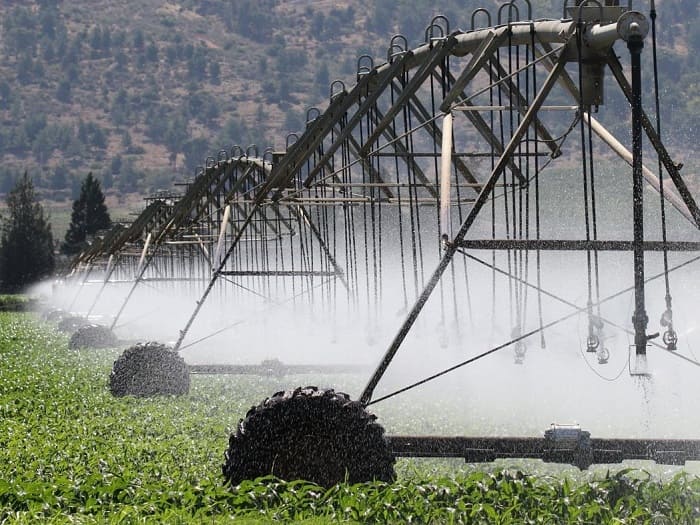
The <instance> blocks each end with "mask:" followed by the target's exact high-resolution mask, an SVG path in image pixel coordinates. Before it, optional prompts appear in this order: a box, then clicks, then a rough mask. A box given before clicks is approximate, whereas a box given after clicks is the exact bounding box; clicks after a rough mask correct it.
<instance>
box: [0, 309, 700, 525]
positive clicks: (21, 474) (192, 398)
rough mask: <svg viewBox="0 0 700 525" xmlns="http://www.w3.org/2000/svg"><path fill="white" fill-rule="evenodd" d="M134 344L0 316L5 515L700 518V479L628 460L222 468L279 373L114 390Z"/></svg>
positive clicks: (201, 519)
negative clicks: (370, 468)
mask: <svg viewBox="0 0 700 525" xmlns="http://www.w3.org/2000/svg"><path fill="white" fill-rule="evenodd" d="M119 353H120V350H117V349H114V350H100V351H99V352H96V351H80V352H75V351H69V350H68V349H67V338H66V336H64V335H61V334H58V333H57V332H55V331H53V330H52V329H50V327H48V326H46V325H41V324H39V323H37V322H36V321H34V320H33V319H32V318H31V317H30V316H29V315H28V314H17V313H0V361H1V362H2V364H3V366H2V367H0V445H1V446H0V521H3V522H4V521H7V522H13V523H36V522H42V523H47V522H49V523H50V522H60V523H63V522H67V521H70V522H78V523H93V522H99V523H104V522H125V523H144V522H152V523H163V522H167V523H190V522H196V523H227V522H230V521H232V520H234V519H235V520H236V522H242V523H260V522H264V523H269V522H271V521H279V522H283V523H289V522H295V523H296V522H306V523H330V522H351V523H500V524H506V523H508V524H522V523H619V524H622V523H654V522H658V523H666V522H668V523H674V524H684V523H696V522H697V520H698V519H700V479H698V478H695V477H691V476H690V475H688V474H685V473H682V472H680V473H677V474H676V475H675V476H673V477H672V478H671V479H667V480H660V479H658V478H653V477H651V476H649V475H646V474H645V473H644V472H641V471H637V470H630V469H621V470H618V471H617V472H614V473H607V475H606V474H603V475H596V476H589V477H581V478H579V479H577V480H571V479H569V478H567V477H549V476H542V475H540V476H537V475H531V474H526V473H524V472H522V471H521V470H519V469H514V468H505V469H504V468H502V467H500V468H499V467H494V466H491V467H489V466H485V467H480V468H479V469H478V470H477V469H476V468H475V467H473V466H471V467H469V466H463V467H461V468H454V469H451V470H448V471H444V472H443V471H438V470H435V469H431V468H430V467H428V466H426V465H428V464H427V463H426V464H420V463H412V462H409V461H405V462H403V463H402V465H403V466H402V468H401V469H400V470H399V480H398V481H397V482H396V483H393V484H384V483H375V484H371V483H370V484H358V485H347V484H341V485H337V486H335V487H332V488H330V489H328V490H324V489H322V488H320V487H318V486H315V485H311V484H309V483H306V482H304V481H293V482H281V481H279V480H276V479H272V478H262V479H259V480H251V481H245V482H243V483H242V484H241V485H240V486H238V487H237V488H235V489H233V490H230V489H228V488H226V487H225V486H224V484H223V480H222V478H221V474H220V472H221V470H220V468H221V462H222V460H223V457H222V456H223V450H224V448H225V444H226V442H227V439H228V435H229V433H230V431H231V428H232V426H233V425H234V424H235V423H236V422H237V421H238V418H240V417H241V416H242V415H243V414H244V413H245V411H246V410H247V408H248V407H249V406H250V405H251V404H252V403H254V402H257V401H259V400H260V399H262V398H263V397H264V396H266V395H269V393H270V392H273V391H275V390H277V389H279V388H280V384H279V380H277V379H275V378H250V377H245V376H241V377H235V378H232V377H225V376H224V377H206V376H195V377H193V383H192V388H191V390H190V394H189V396H184V397H172V398H168V397H164V398H154V399H137V398H132V397H125V398H113V397H112V396H111V395H110V394H109V391H108V388H107V381H108V377H109V372H110V369H111V365H112V361H114V359H115V358H116V357H117V356H118V355H119Z"/></svg>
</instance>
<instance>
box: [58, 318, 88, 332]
mask: <svg viewBox="0 0 700 525" xmlns="http://www.w3.org/2000/svg"><path fill="white" fill-rule="evenodd" d="M90 324H91V323H90V321H88V320H87V319H85V318H84V317H80V316H77V315H71V316H68V317H63V318H62V319H61V320H60V321H59V322H58V325H56V329H57V330H58V331H59V332H65V333H73V332H75V331H76V330H79V329H80V328H82V327H83V326H89V325H90Z"/></svg>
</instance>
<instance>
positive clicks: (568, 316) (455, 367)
mask: <svg viewBox="0 0 700 525" xmlns="http://www.w3.org/2000/svg"><path fill="white" fill-rule="evenodd" d="M699 260H700V256H697V257H693V258H692V259H689V260H688V261H685V262H684V263H681V264H679V265H677V266H675V267H674V268H672V269H669V271H674V270H677V269H679V268H682V267H684V266H687V265H688V264H691V263H693V262H697V261H699ZM664 274H665V272H661V273H658V274H656V275H654V276H652V277H649V278H647V279H646V281H645V282H650V281H653V280H655V279H658V278H659V277H662V276H664ZM633 290H634V286H632V287H628V288H625V289H624V290H621V291H619V292H616V293H614V294H612V295H609V296H607V297H605V298H603V299H601V300H600V301H599V302H600V303H605V302H607V301H610V300H612V299H614V298H616V297H619V296H620V295H623V294H625V293H628V292H631V291H633ZM580 313H581V309H579V308H577V309H576V311H574V312H571V313H569V314H566V315H564V316H562V317H559V318H558V319H555V320H553V321H550V322H549V323H546V324H545V325H544V326H542V328H539V327H538V328H534V329H532V330H530V331H528V332H526V333H524V334H521V335H520V336H519V337H514V338H512V339H511V340H510V341H507V342H505V343H503V344H500V345H498V346H495V347H493V348H491V349H489V350H486V351H485V352H482V353H480V354H478V355H476V356H474V357H471V358H469V359H466V360H465V361H461V362H460V363H457V364H456V365H453V366H451V367H449V368H446V369H444V370H441V371H440V372H437V373H435V374H432V375H430V376H428V377H426V378H424V379H421V380H420V381H416V382H414V383H411V384H410V385H407V386H405V387H402V388H399V389H398V390H394V391H393V392H391V393H389V394H386V395H384V396H381V397H378V398H377V399H373V400H368V401H366V402H365V403H364V406H365V407H367V406H369V405H374V404H376V403H379V402H380V401H386V400H387V399H390V398H392V397H396V396H397V395H399V394H403V393H404V392H407V391H409V390H413V389H414V388H417V387H419V386H421V385H424V384H426V383H429V382H431V381H434V380H435V379H438V378H440V377H442V376H444V375H447V374H449V373H450V372H454V371H455V370H458V369H460V368H463V367H465V366H467V365H470V364H472V363H475V362H476V361H479V360H481V359H483V358H484V357H488V356H490V355H491V354H495V353H496V352H498V351H499V350H503V349H504V348H508V347H509V346H510V345H512V344H515V343H517V342H518V341H522V340H524V339H527V338H528V337H530V336H532V335H535V334H536V333H538V332H540V331H541V330H546V329H548V328H551V327H553V326H556V325H558V324H561V323H563V322H564V321H567V320H569V319H571V318H572V317H574V316H576V315H579V314H580ZM652 344H654V343H653V342H652ZM656 346H658V345H656ZM659 348H660V349H662V350H663V349H664V348H663V347H662V346H659ZM668 354H670V355H672V356H674V357H678V358H680V359H683V360H684V361H686V362H689V363H691V364H693V365H695V366H697V367H700V362H698V361H694V360H692V359H690V358H689V357H686V356H684V355H681V354H678V353H676V352H668Z"/></svg>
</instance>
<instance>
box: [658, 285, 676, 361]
mask: <svg viewBox="0 0 700 525" xmlns="http://www.w3.org/2000/svg"><path fill="white" fill-rule="evenodd" d="M660 324H661V326H663V327H664V328H666V331H665V332H664V335H663V336H662V339H663V342H664V344H665V345H666V350H670V351H671V352H674V351H676V350H677V349H678V334H677V333H676V331H675V330H674V329H673V311H672V310H671V296H670V295H667V296H666V311H665V312H664V313H663V314H661V321H660Z"/></svg>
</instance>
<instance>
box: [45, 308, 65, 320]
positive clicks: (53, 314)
mask: <svg viewBox="0 0 700 525" xmlns="http://www.w3.org/2000/svg"><path fill="white" fill-rule="evenodd" d="M65 316H66V312H65V310H61V309H60V308H55V309H53V310H47V311H45V312H44V313H43V314H42V318H43V319H44V321H49V322H54V323H55V322H59V321H61V320H62V319H63V318H65Z"/></svg>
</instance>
